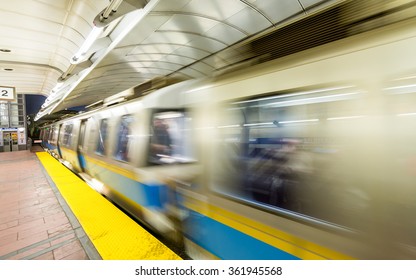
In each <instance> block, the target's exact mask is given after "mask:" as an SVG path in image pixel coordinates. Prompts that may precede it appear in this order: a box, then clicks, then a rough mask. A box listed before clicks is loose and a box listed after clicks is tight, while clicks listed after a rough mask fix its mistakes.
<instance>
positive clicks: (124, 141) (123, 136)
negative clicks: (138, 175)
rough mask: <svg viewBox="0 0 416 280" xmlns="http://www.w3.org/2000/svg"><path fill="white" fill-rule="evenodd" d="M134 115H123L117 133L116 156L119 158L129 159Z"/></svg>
mask: <svg viewBox="0 0 416 280" xmlns="http://www.w3.org/2000/svg"><path fill="white" fill-rule="evenodd" d="M132 122H133V116H131V115H124V116H122V117H121V121H120V126H119V128H118V134H117V147H116V150H115V154H114V157H115V159H117V160H121V161H129V143H130V138H131V136H132V135H131V124H132Z"/></svg>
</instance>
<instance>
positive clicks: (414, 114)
mask: <svg viewBox="0 0 416 280" xmlns="http://www.w3.org/2000/svg"><path fill="white" fill-rule="evenodd" d="M397 116H398V117H407V116H416V113H404V114H397Z"/></svg>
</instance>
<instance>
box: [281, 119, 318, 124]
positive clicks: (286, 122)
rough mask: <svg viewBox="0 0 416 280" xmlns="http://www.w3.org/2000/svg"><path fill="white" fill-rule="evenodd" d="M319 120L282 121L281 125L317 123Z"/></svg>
mask: <svg viewBox="0 0 416 280" xmlns="http://www.w3.org/2000/svg"><path fill="white" fill-rule="evenodd" d="M317 121H319V119H310V120H296V121H281V122H279V124H290V123H305V122H317Z"/></svg>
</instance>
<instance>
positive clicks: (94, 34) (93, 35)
mask: <svg viewBox="0 0 416 280" xmlns="http://www.w3.org/2000/svg"><path fill="white" fill-rule="evenodd" d="M102 31H103V29H102V28H101V27H96V26H94V27H93V29H92V30H91V32H90V34H88V36H87V38H86V39H85V42H84V43H83V44H82V45H81V47H80V48H79V50H78V52H77V53H76V54H74V56H73V57H72V58H71V63H72V64H77V62H78V61H79V60H80V58H82V57H83V56H84V55H85V54H86V53H87V52H88V50H89V49H90V48H91V46H92V44H94V42H95V40H97V38H98V36H100V35H101V33H102Z"/></svg>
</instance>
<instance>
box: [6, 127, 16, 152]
mask: <svg viewBox="0 0 416 280" xmlns="http://www.w3.org/2000/svg"><path fill="white" fill-rule="evenodd" d="M3 144H4V151H5V152H13V151H18V143H17V132H3Z"/></svg>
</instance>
